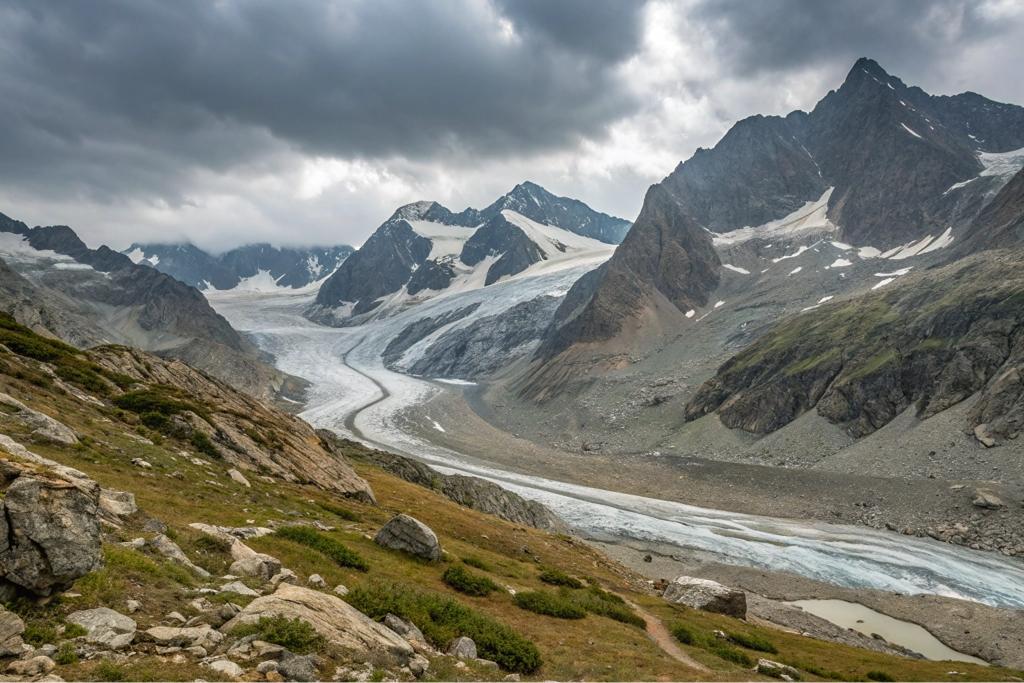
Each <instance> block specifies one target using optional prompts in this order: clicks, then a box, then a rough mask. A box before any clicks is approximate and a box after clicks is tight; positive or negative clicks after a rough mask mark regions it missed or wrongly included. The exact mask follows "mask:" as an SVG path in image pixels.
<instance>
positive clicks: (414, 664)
mask: <svg viewBox="0 0 1024 683" xmlns="http://www.w3.org/2000/svg"><path fill="white" fill-rule="evenodd" d="M407 666H408V667H409V671H410V672H412V675H413V676H415V677H416V678H419V677H420V676H422V675H423V674H425V673H427V670H428V669H429V668H430V660H429V659H427V658H426V657H424V656H423V655H421V654H415V655H413V656H412V659H410V660H409V664H408V665H407Z"/></svg>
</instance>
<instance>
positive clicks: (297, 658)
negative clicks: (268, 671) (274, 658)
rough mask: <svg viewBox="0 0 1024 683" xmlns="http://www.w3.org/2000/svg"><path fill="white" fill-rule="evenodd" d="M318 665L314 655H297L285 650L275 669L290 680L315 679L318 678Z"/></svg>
mask: <svg viewBox="0 0 1024 683" xmlns="http://www.w3.org/2000/svg"><path fill="white" fill-rule="evenodd" d="M318 665H319V659H318V658H317V657H316V655H297V654H293V653H291V652H288V651H287V650H285V651H284V653H283V654H282V655H281V659H280V661H278V663H277V671H278V673H280V674H281V675H282V676H284V677H285V678H286V679H288V680H290V681H315V680H318V679H319V678H320V675H319V674H318V673H317V666H318Z"/></svg>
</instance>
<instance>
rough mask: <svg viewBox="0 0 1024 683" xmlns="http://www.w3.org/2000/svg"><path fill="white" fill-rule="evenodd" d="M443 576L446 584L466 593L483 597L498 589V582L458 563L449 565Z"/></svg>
mask: <svg viewBox="0 0 1024 683" xmlns="http://www.w3.org/2000/svg"><path fill="white" fill-rule="evenodd" d="M441 578H442V579H443V580H444V582H445V583H446V584H448V585H449V586H451V587H452V588H454V589H455V590H457V591H459V592H460V593H465V594H466V595H475V596H477V597H482V596H484V595H490V594H491V593H493V592H494V591H496V590H498V584H496V583H494V582H493V581H491V580H490V579H489V578H487V577H486V576H481V575H479V574H474V573H473V572H471V571H469V570H467V569H465V568H464V567H463V566H462V565H458V564H456V565H452V566H451V567H448V569H447V570H445V572H444V576H442V577H441Z"/></svg>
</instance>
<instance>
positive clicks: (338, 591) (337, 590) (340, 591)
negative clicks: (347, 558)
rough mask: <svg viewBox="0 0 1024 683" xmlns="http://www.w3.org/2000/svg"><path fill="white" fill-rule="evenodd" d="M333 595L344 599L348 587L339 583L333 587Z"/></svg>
mask: <svg viewBox="0 0 1024 683" xmlns="http://www.w3.org/2000/svg"><path fill="white" fill-rule="evenodd" d="M334 594H335V595H339V596H341V597H345V596H346V595H348V587H347V586H345V585H343V584H340V583H339V584H338V585H337V586H335V587H334Z"/></svg>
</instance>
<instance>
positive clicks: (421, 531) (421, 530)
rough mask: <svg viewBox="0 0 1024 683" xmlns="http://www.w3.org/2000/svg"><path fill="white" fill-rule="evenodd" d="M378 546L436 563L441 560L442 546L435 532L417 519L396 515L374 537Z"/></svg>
mask: <svg viewBox="0 0 1024 683" xmlns="http://www.w3.org/2000/svg"><path fill="white" fill-rule="evenodd" d="M373 540H374V542H375V543H377V545H380V546H383V547H385V548H390V549H392V550H400V551H402V552H406V553H409V554H410V555H415V556H416V557H420V558H423V559H424V560H430V561H432V562H436V561H437V560H440V559H441V544H440V543H439V542H438V540H437V535H436V534H435V533H434V532H433V530H432V529H431V528H430V527H428V526H427V525H426V524H424V523H423V522H421V521H419V520H418V519H416V518H415V517H410V516H409V515H401V514H400V515H395V516H394V517H392V518H391V519H390V520H389V521H388V523H387V524H385V525H384V526H382V527H381V528H380V531H378V532H377V535H376V536H375V537H374V539H373Z"/></svg>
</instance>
